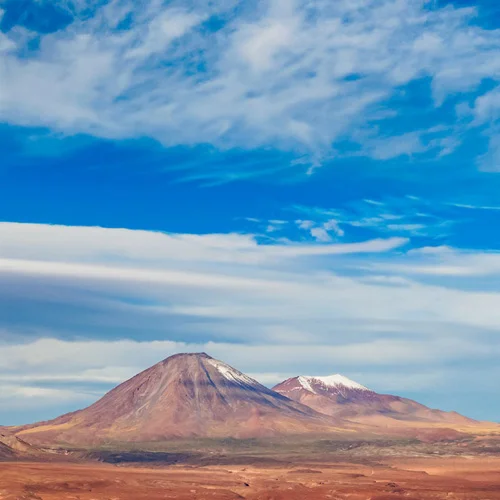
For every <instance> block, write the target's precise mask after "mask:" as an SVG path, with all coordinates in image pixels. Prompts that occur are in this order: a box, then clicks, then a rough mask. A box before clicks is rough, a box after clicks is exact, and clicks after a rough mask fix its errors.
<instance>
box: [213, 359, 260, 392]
mask: <svg viewBox="0 0 500 500" xmlns="http://www.w3.org/2000/svg"><path fill="white" fill-rule="evenodd" d="M207 362H208V363H210V364H211V365H212V366H214V367H215V368H216V369H217V371H218V372H219V373H220V374H221V375H222V376H223V377H224V378H225V379H226V380H229V381H230V382H234V383H236V384H239V385H241V384H243V385H251V386H256V385H259V384H258V382H257V381H256V380H254V379H253V378H250V377H248V376H247V375H245V374H244V373H241V372H240V371H238V370H235V369H234V368H232V367H231V366H229V365H226V363H223V362H222V361H218V360H217V359H213V358H212V359H207Z"/></svg>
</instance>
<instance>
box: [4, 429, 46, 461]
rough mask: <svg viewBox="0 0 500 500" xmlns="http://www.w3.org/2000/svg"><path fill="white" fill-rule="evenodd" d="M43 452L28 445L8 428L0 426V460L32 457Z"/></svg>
mask: <svg viewBox="0 0 500 500" xmlns="http://www.w3.org/2000/svg"><path fill="white" fill-rule="evenodd" d="M41 454H43V451H42V450H40V449H38V448H36V447H34V446H31V445H29V444H28V443H26V442H25V441H23V440H22V439H20V438H19V437H17V436H15V435H14V434H12V432H10V431H9V430H7V429H5V428H3V427H2V428H0V460H14V459H20V458H21V459H23V458H32V457H35V456H39V455H41Z"/></svg>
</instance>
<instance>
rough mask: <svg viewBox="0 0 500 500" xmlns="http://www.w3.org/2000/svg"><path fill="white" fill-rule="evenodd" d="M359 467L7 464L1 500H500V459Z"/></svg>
mask: <svg viewBox="0 0 500 500" xmlns="http://www.w3.org/2000/svg"><path fill="white" fill-rule="evenodd" d="M353 462H355V463H353ZM353 462H351V463H349V462H346V461H341V460H339V461H330V462H324V461H321V460H315V461H313V462H312V463H307V462H304V463H294V464H291V463H284V462H279V461H277V462H276V463H275V464H272V462H268V464H267V465H255V464H254V465H245V464H238V465H228V464H225V465H187V464H181V465H177V464H176V465H149V466H143V465H141V466H139V465H136V464H130V465H120V466H119V465H112V464H105V463H64V462H52V463H47V462H4V463H0V499H2V500H21V499H22V500H40V499H43V500H56V499H57V500H59V499H65V500H146V499H147V500H155V499H177V500H183V499H222V500H224V499H238V498H240V499H241V498H245V499H255V500H257V499H258V500H271V499H273V500H281V499H283V500H284V499H287V500H288V499H290V500H294V499H295V500H299V499H300V500H304V499H307V500H314V499H332V500H340V499H342V500H344V499H345V500H347V499H348V500H368V499H371V500H392V499H394V500H396V499H406V500H417V499H422V500H425V499H447V500H452V499H457V500H488V499H490V500H494V499H500V457H493V456H489V457H467V456H462V457H422V458H419V457H414V458H407V457H401V458H389V459H380V460H379V461H377V460H369V461H363V460H358V459H356V460H353Z"/></svg>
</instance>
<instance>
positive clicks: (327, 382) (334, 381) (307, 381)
mask: <svg viewBox="0 0 500 500" xmlns="http://www.w3.org/2000/svg"><path fill="white" fill-rule="evenodd" d="M297 381H298V382H299V384H300V385H301V387H302V388H304V389H305V390H306V391H309V392H312V393H313V394H317V391H316V389H319V388H321V389H329V388H333V389H338V390H339V391H341V392H342V390H343V389H351V390H356V391H370V389H368V388H367V387H365V386H364V385H361V384H358V383H357V382H354V380H351V379H348V378H347V377H344V376H343V375H340V374H336V375H328V376H326V377H315V376H304V375H302V376H300V377H297ZM370 392H371V391H370Z"/></svg>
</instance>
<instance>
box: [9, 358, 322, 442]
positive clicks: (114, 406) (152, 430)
mask: <svg viewBox="0 0 500 500" xmlns="http://www.w3.org/2000/svg"><path fill="white" fill-rule="evenodd" d="M331 428H332V423H331V422H330V421H329V419H327V418H325V417H324V416H323V415H320V414H318V413H317V412H315V411H314V410H313V409H311V408H309V407H308V406H304V405H302V404H300V403H297V402H296V401H293V400H291V399H288V398H287V397H285V396H283V395H281V394H279V393H276V392H274V391H272V390H271V389H268V388H267V387H264V386H263V385H261V384H260V383H259V382H257V381H256V380H254V379H252V378H250V377H248V376H247V375H245V374H243V373H241V372H240V371H238V370H236V369H235V368H233V367H231V366H229V365H228V364H226V363H223V362H222V361H219V360H216V359H214V358H212V357H210V356H208V355H207V354H205V353H201V354H177V355H175V356H171V357H169V358H167V359H165V360H164V361H162V362H160V363H158V364H156V365H154V366H152V367H151V368H149V369H147V370H145V371H144V372H142V373H139V374H138V375H136V376H135V377H133V378H132V379H130V380H128V381H126V382H124V383H123V384H120V385H119V386H118V387H116V388H115V389H113V390H112V391H110V392H109V393H107V394H106V395H105V396H104V397H103V398H102V399H100V400H99V401H97V402H96V403H94V404H93V405H92V406H90V407H88V408H85V409H83V410H80V411H77V412H74V413H70V414H68V415H63V416H62V417H59V418H57V419H55V420H52V421H50V422H42V423H39V424H35V425H33V426H28V427H26V428H24V429H22V430H21V431H20V432H19V433H18V435H20V436H22V437H25V438H26V439H29V440H30V442H37V443H41V442H47V441H49V442H54V441H58V442H67V443H75V444H86V443H99V442H102V441H107V442H109V441H121V442H126V441H154V440H163V439H167V438H172V437H191V436H207V437H258V436H267V435H272V434H280V433H295V434H300V433H303V432H310V431H313V432H316V431H317V432H325V431H329V430H330V429H331Z"/></svg>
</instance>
